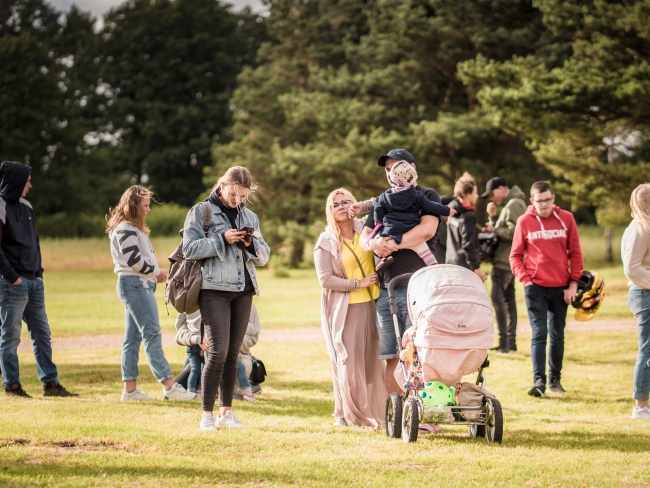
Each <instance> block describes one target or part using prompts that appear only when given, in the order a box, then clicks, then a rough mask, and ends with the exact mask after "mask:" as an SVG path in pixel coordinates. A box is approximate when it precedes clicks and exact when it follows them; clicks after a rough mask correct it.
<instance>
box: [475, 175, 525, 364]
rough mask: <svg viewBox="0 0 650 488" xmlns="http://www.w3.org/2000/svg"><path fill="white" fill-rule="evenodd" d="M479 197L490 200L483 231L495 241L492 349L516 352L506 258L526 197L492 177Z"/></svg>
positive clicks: (512, 286) (512, 279) (511, 281)
mask: <svg viewBox="0 0 650 488" xmlns="http://www.w3.org/2000/svg"><path fill="white" fill-rule="evenodd" d="M481 197H483V198H487V197H490V199H491V200H492V201H491V202H490V203H488V206H487V213H488V215H489V216H490V221H489V223H488V225H487V227H486V228H485V231H487V232H494V233H495V234H496V235H497V236H498V238H499V242H498V244H497V248H496V251H495V253H494V258H492V304H493V305H494V310H495V311H496V315H497V324H498V326H499V345H498V346H497V348H496V349H497V350H498V352H500V353H504V354H505V353H509V352H510V351H516V350H517V304H516V302H515V277H514V275H513V274H512V270H511V268H510V260H509V257H510V250H511V248H512V238H513V236H514V234H515V227H516V225H517V219H519V217H521V216H522V215H523V214H524V213H525V212H526V202H525V198H526V195H524V192H523V191H521V189H520V188H519V187H518V186H516V185H515V186H513V187H512V188H508V185H507V184H506V180H504V179H503V178H501V177H499V176H495V177H494V178H492V179H491V180H490V181H488V182H487V187H486V189H485V192H484V193H483V194H482V195H481ZM497 205H503V208H502V209H501V212H500V213H497Z"/></svg>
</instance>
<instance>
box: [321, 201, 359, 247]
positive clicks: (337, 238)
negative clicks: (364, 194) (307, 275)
mask: <svg viewBox="0 0 650 488" xmlns="http://www.w3.org/2000/svg"><path fill="white" fill-rule="evenodd" d="M336 195H343V196H345V197H346V198H347V199H349V200H350V201H351V202H352V203H357V200H356V198H354V195H352V193H350V192H349V191H348V190H346V189H345V188H338V189H336V190H334V191H333V192H332V193H330V194H329V195H328V196H327V203H326V204H325V215H326V216H327V228H328V229H329V231H330V233H331V234H332V236H334V242H335V243H336V249H338V250H339V251H340V250H341V249H342V248H343V236H342V235H341V228H340V227H339V224H338V222H337V221H336V219H334V197H335V196H336Z"/></svg>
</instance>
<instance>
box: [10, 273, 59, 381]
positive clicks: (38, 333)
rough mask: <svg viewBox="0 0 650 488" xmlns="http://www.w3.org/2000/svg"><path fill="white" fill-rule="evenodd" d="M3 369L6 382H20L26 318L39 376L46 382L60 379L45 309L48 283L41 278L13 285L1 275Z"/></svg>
mask: <svg viewBox="0 0 650 488" xmlns="http://www.w3.org/2000/svg"><path fill="white" fill-rule="evenodd" d="M0 320H1V321H2V322H1V323H2V325H1V326H0V330H1V331H2V332H1V335H0V369H1V370H2V386H7V385H12V384H14V383H20V369H19V366H18V344H20V332H21V329H22V326H23V320H24V321H25V322H26V323H27V330H28V331H29V335H30V336H31V338H32V344H33V346H34V357H35V358H36V370H37V371H38V379H39V380H41V381H42V382H43V383H48V382H50V381H54V382H55V383H58V379H57V371H56V366H55V365H54V363H53V362H52V342H51V333H50V325H49V324H48V322H47V314H46V313H45V286H44V285H43V282H42V281H41V280H29V279H27V278H22V283H21V284H20V285H15V286H14V285H12V284H11V283H8V282H7V281H6V280H4V279H3V278H0Z"/></svg>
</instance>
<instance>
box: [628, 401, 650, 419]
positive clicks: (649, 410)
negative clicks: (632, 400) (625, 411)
mask: <svg viewBox="0 0 650 488" xmlns="http://www.w3.org/2000/svg"><path fill="white" fill-rule="evenodd" d="M632 418H633V419H646V420H647V419H650V403H646V405H645V406H644V407H641V408H636V407H632Z"/></svg>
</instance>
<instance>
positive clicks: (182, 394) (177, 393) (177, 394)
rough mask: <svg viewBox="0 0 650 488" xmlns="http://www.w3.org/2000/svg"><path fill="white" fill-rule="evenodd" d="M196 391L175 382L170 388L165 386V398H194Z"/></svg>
mask: <svg viewBox="0 0 650 488" xmlns="http://www.w3.org/2000/svg"><path fill="white" fill-rule="evenodd" d="M195 398H196V393H192V392H191V391H187V390H186V389H185V388H183V387H182V386H181V385H179V384H178V383H174V384H173V385H172V387H171V388H170V389H169V390H168V389H167V388H165V387H164V386H163V400H194V399H195Z"/></svg>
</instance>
